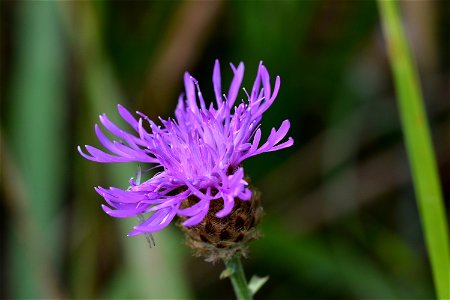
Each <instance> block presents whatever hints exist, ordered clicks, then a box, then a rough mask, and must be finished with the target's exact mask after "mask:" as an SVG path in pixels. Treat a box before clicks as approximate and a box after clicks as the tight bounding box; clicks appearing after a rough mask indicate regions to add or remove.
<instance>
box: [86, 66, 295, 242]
mask: <svg viewBox="0 0 450 300" xmlns="http://www.w3.org/2000/svg"><path fill="white" fill-rule="evenodd" d="M231 69H232V70H233V73H234V77H233V80H232V82H231V85H230V88H229V90H228V94H226V95H225V94H222V87H221V79H220V66H219V61H218V60H216V62H215V65H214V71H213V78H212V81H213V87H214V94H215V98H216V102H215V105H214V104H213V103H211V105H209V107H207V105H206V103H205V100H204V99H203V95H202V93H201V91H200V88H199V85H198V83H197V81H196V80H195V79H194V78H193V77H192V76H190V75H189V73H185V75H184V85H185V89H186V95H183V94H182V95H180V97H179V99H178V105H177V107H176V110H175V119H172V118H169V119H167V120H164V119H161V118H160V122H161V125H157V124H155V123H154V122H153V121H152V120H150V119H149V118H148V117H147V116H145V115H144V114H142V113H140V112H137V114H138V115H139V116H140V117H139V119H136V118H135V117H133V116H132V115H131V114H130V112H129V111H128V110H126V109H125V108H124V107H123V106H121V105H118V110H119V114H120V115H121V117H122V118H123V119H124V120H125V121H126V122H127V123H128V124H129V125H130V126H131V128H132V129H133V132H132V133H129V132H126V131H124V130H122V129H120V128H119V127H117V126H116V125H115V124H114V123H112V122H111V121H110V120H109V119H108V118H107V117H106V115H105V114H103V115H100V122H101V123H102V124H103V126H104V127H105V128H106V129H107V130H108V131H109V132H110V133H112V134H113V135H115V136H116V137H117V140H113V141H111V140H109V139H108V138H107V137H106V136H105V135H104V134H103V132H102V131H101V130H100V128H99V126H98V125H97V124H96V125H95V132H96V134H97V137H98V139H99V140H100V142H101V143H102V144H103V146H104V147H105V148H106V149H108V150H109V151H110V153H107V152H103V151H101V150H99V149H97V148H94V147H92V146H86V150H87V153H88V154H86V153H84V152H83V151H82V150H81V148H80V147H78V151H79V152H80V153H81V155H83V156H84V157H85V158H87V159H89V160H92V161H96V162H102V163H112V162H140V163H151V164H156V168H157V169H159V172H158V173H157V174H155V175H154V176H153V177H152V178H151V179H149V180H147V181H145V182H143V183H141V184H138V183H136V182H134V181H133V179H131V180H130V183H131V187H130V188H128V189H127V190H122V189H119V188H115V187H111V188H109V189H105V188H102V187H98V188H96V191H97V192H98V193H99V194H100V195H101V196H102V197H103V198H104V199H105V201H106V202H107V204H108V205H102V207H103V210H104V211H105V212H106V213H107V214H109V215H111V216H113V217H117V218H128V217H133V216H137V215H139V214H146V213H149V214H148V215H149V216H147V218H146V220H145V221H144V222H142V223H141V224H139V225H138V226H136V227H134V230H133V231H131V232H130V233H129V235H138V234H142V233H150V232H155V231H158V230H161V229H162V228H164V227H166V226H167V225H168V224H169V223H170V222H171V221H172V220H173V218H174V217H175V215H179V216H183V217H187V220H186V221H184V223H183V225H184V226H193V225H196V224H198V223H200V222H201V221H202V220H203V218H204V217H205V216H206V215H207V213H208V210H209V207H210V204H211V201H223V208H222V209H221V210H220V211H218V212H217V214H216V216H217V217H219V218H221V217H225V216H227V215H228V214H230V212H231V211H232V210H233V207H234V202H235V201H241V200H243V201H248V200H250V199H251V196H252V192H251V191H250V189H249V188H248V183H247V182H246V181H245V179H244V169H243V167H242V162H243V161H244V160H245V159H247V158H249V157H251V156H254V155H258V154H261V153H264V152H271V151H276V150H280V149H283V148H287V147H290V146H292V144H293V139H292V138H291V137H289V138H288V139H287V140H286V141H284V142H282V140H283V139H284V138H285V137H286V134H287V132H288V130H289V127H290V124H289V121H288V120H285V121H283V123H282V124H281V126H280V128H279V129H278V130H276V129H275V128H273V129H272V131H271V132H270V135H269V137H268V138H267V141H266V142H265V143H263V144H262V145H260V140H261V130H260V128H259V126H260V121H261V118H262V115H263V113H264V112H265V111H266V110H267V109H268V108H269V107H270V106H271V105H272V103H273V101H274V100H275V98H276V96H277V94H278V90H279V88H280V78H279V77H278V76H277V77H276V79H275V86H274V87H273V90H272V87H271V84H270V77H269V73H268V71H267V69H266V68H265V67H264V66H263V65H262V63H261V64H260V65H259V68H258V74H257V75H256V79H255V82H254V84H253V88H252V91H251V93H250V94H248V92H247V91H246V90H245V89H244V91H245V94H246V97H247V101H242V102H241V103H238V104H237V105H234V104H235V102H236V98H237V96H238V92H239V90H240V86H241V83H242V79H243V76H244V64H243V63H240V64H239V65H238V66H237V68H236V67H235V66H234V65H233V64H231ZM144 127H147V128H148V127H149V130H148V129H146V128H144ZM189 196H195V197H197V198H198V202H197V203H196V204H195V205H192V206H191V207H187V208H182V207H181V206H180V205H181V203H182V202H183V201H184V200H185V199H186V198H187V197H189Z"/></svg>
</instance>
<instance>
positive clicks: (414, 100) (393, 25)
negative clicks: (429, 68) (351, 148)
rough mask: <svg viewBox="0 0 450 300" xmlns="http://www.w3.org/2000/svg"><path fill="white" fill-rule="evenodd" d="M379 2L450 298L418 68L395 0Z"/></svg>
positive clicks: (435, 259) (433, 254)
mask: <svg viewBox="0 0 450 300" xmlns="http://www.w3.org/2000/svg"><path fill="white" fill-rule="evenodd" d="M378 5H379V10H380V14H381V21H382V24H383V29H384V34H385V38H386V43H387V48H388V55H389V59H390V62H391V68H392V72H393V75H394V79H395V87H396V91H397V98H398V105H399V111H400V117H401V122H402V129H403V134H404V136H405V142H406V150H407V153H408V158H409V163H410V167H411V172H412V177H413V182H414V189H415V193H416V198H417V205H418V207H419V212H420V217H421V221H422V228H423V232H424V236H425V242H426V246H427V249H428V253H429V256H430V261H431V267H432V272H433V279H434V284H435V288H436V293H437V296H438V297H439V298H440V299H448V298H449V297H450V294H449V285H450V280H449V241H448V232H447V226H446V224H447V221H446V215H445V208H444V202H443V197H442V191H441V187H440V183H439V177H438V172H437V166H436V159H435V156H434V152H433V146H432V141H431V136H430V131H429V128H428V122H427V117H426V114H425V109H424V105H423V99H422V92H421V89H420V84H419V80H418V75H417V70H416V68H415V65H414V63H413V60H412V58H411V53H410V51H409V48H408V44H407V41H406V37H405V32H404V30H403V27H402V25H401V19H400V13H399V8H398V5H397V3H396V1H382V0H379V1H378Z"/></svg>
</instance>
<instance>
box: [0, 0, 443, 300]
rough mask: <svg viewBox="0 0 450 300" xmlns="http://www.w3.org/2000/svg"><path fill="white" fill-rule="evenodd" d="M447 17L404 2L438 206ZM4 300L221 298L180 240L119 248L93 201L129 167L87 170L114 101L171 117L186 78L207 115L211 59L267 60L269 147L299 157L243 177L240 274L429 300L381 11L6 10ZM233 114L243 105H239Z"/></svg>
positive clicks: (111, 223)
mask: <svg viewBox="0 0 450 300" xmlns="http://www.w3.org/2000/svg"><path fill="white" fill-rule="evenodd" d="M449 3H450V2H448V1H440V2H438V1H404V2H402V5H401V8H402V14H403V17H404V21H405V25H406V30H407V34H408V37H409V39H410V41H411V42H412V49H413V51H414V54H415V58H416V62H417V64H418V66H419V71H420V78H421V83H422V86H423V92H424V99H425V102H426V108H427V113H428V116H429V120H430V125H431V130H432V133H433V142H434V146H435V150H436V155H437V159H438V167H439V172H440V178H441V183H442V186H443V190H444V197H445V199H447V207H448V204H449V203H448V199H449V198H450V147H449V144H450V143H449V142H450V113H449V112H450V105H449V79H450V77H449V53H450V49H449V47H450V46H449V41H450V38H449V35H450V33H449V30H450V24H449V13H450V9H449ZM0 6H1V10H0V14H1V19H0V23H1V48H0V51H1V52H0V56H1V66H0V69H1V78H0V82H1V88H0V93H1V102H0V104H1V111H0V116H1V122H0V126H1V127H0V130H1V131H0V138H1V142H0V146H1V160H0V163H1V176H0V180H1V199H2V200H1V202H0V223H1V229H0V231H1V245H0V249H1V253H0V262H1V268H0V275H1V277H0V282H1V289H0V296H1V298H26V297H28V298H29V297H32V298H62V297H67V298H135V297H139V298H198V299H211V298H230V297H233V292H232V289H231V284H230V283H229V281H228V280H219V274H220V273H221V271H222V269H223V266H222V265H221V264H216V265H214V266H212V265H210V264H208V263H205V262H203V261H202V260H201V259H198V258H194V257H192V256H191V255H190V251H189V249H187V248H186V247H185V246H184V244H183V240H184V238H183V236H182V234H181V233H180V231H179V230H178V229H177V228H176V227H175V226H173V225H172V226H170V228H168V229H165V230H163V231H161V232H158V233H156V234H155V239H156V244H157V246H156V247H154V248H152V249H149V248H148V245H147V243H146V241H145V238H144V237H143V236H138V237H127V236H126V234H127V232H128V231H130V229H131V227H132V226H133V225H134V224H136V223H137V220H124V219H114V218H111V217H109V216H108V215H106V214H105V213H103V211H102V210H101V207H100V204H101V203H102V201H103V199H102V198H101V197H100V196H99V195H98V194H96V193H95V191H94V189H93V187H94V186H98V185H101V186H119V187H122V188H126V187H127V185H128V179H129V178H130V177H132V176H133V175H134V173H135V171H136V165H134V164H125V165H120V164H119V165H103V164H96V163H93V162H90V161H87V160H85V159H83V158H82V157H81V156H80V155H79V154H78V153H77V151H76V147H77V145H84V144H91V145H99V143H98V141H96V137H95V134H94V130H93V128H94V127H93V126H94V124H95V123H96V122H98V119H97V118H98V115H99V114H101V113H104V112H105V113H107V114H108V116H109V117H111V119H113V120H115V121H118V114H117V111H116V105H117V103H121V104H123V105H125V106H126V107H127V108H128V109H130V110H131V111H134V110H139V111H142V112H144V113H146V114H147V115H149V116H150V117H151V118H156V117H157V116H163V117H168V116H171V115H172V114H173V109H174V107H175V105H176V100H177V97H178V95H179V94H180V93H181V92H182V90H183V86H182V83H183V81H182V75H183V72H184V71H189V72H191V74H193V75H194V76H195V77H196V79H198V80H199V82H200V86H201V88H202V91H203V94H204V95H206V97H207V98H209V99H212V96H213V90H212V84H211V75H212V67H213V63H214V60H215V59H216V58H219V59H220V61H221V63H222V74H223V78H224V80H225V83H224V84H223V86H227V84H228V83H229V82H230V79H231V74H232V72H231V69H230V68H229V67H228V62H233V63H239V62H240V61H243V62H244V63H245V66H246V75H245V79H244V86H246V87H247V88H248V89H251V84H252V82H253V80H254V77H255V74H256V71H257V66H258V64H259V62H260V60H263V61H264V64H265V65H266V66H267V67H268V69H269V72H270V73H271V75H272V78H275V75H277V74H278V75H280V77H281V82H282V84H281V90H280V93H279V96H278V98H277V100H276V102H275V104H274V105H273V106H272V107H271V109H270V110H269V111H267V112H266V113H265V116H264V119H263V122H262V128H263V132H265V134H266V135H267V134H268V132H269V131H270V128H271V127H273V126H276V127H278V126H279V124H280V123H281V122H282V121H283V120H284V119H286V118H288V119H290V121H291V130H290V133H291V135H292V137H293V138H294V139H295V145H294V146H293V147H292V148H289V149H287V150H282V151H280V152H274V153H270V154H265V155H262V156H259V157H256V158H252V159H250V160H248V161H246V163H245V165H244V167H245V170H246V172H247V175H248V176H250V177H251V179H252V183H253V185H255V186H257V187H258V188H259V189H260V190H261V192H262V203H263V206H264V208H265V217H264V219H263V222H262V224H261V231H262V233H263V235H264V237H263V238H261V239H260V240H258V241H256V242H253V244H252V245H251V247H250V249H251V253H250V257H249V259H247V260H245V262H244V264H245V269H246V272H247V275H248V276H250V275H252V274H255V273H256V274H258V275H270V280H269V282H268V283H267V284H266V285H265V286H264V287H263V288H262V289H261V291H259V292H258V294H257V295H256V298H260V299H280V298H286V299H294V298H296V299H298V298H304V299H368V298H370V299H374V298H402V299H412V298H415V299H417V298H430V297H432V296H433V295H434V292H433V286H432V280H431V273H430V266H429V261H428V259H427V253H426V248H425V246H424V241H423V236H422V232H421V227H420V220H419V215H418V211H417V206H416V200H415V196H414V192H413V187H412V182H411V176H410V173H409V166H408V162H407V157H406V153H405V148H404V143H403V139H402V133H401V130H400V122H399V116H398V111H397V106H396V101H395V93H394V89H393V83H392V77H391V74H390V70H389V65H388V62H387V57H386V53H385V45H384V41H383V37H382V32H381V28H380V24H379V16H378V12H377V7H376V5H375V3H374V2H371V1H282V2H275V1H264V2H253V1H231V2H228V1H227V2H226V1H215V2H201V1H197V2H190V1H167V2H166V1H155V2H145V1H135V2H103V1H96V2H85V1H78V2H63V1H61V2H50V1H48V2H31V1H20V2H18V1H17V2H16V1H2V2H1V3H0ZM240 96H241V98H243V97H244V94H243V93H242V94H241V95H240Z"/></svg>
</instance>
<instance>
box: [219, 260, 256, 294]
mask: <svg viewBox="0 0 450 300" xmlns="http://www.w3.org/2000/svg"><path fill="white" fill-rule="evenodd" d="M224 263H225V266H226V269H225V273H226V275H225V276H228V277H230V280H231V284H232V285H233V289H234V293H235V294H236V299H238V300H250V299H252V293H251V291H250V289H249V287H248V284H247V279H246V278H245V273H244V268H243V267H242V263H241V257H240V256H239V254H236V255H234V256H232V257H231V258H230V259H228V260H226V261H224Z"/></svg>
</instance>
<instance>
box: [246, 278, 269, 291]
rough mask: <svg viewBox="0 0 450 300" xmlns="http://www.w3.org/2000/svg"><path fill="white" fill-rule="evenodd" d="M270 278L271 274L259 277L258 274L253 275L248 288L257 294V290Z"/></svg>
mask: <svg viewBox="0 0 450 300" xmlns="http://www.w3.org/2000/svg"><path fill="white" fill-rule="evenodd" d="M268 280H269V276H264V277H259V276H258V275H253V276H252V279H250V282H249V283H248V289H249V290H250V293H252V295H255V294H256V292H257V291H259V289H260V288H261V287H262V286H263V285H264V284H265V283H266V282H267V281H268Z"/></svg>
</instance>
